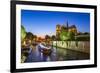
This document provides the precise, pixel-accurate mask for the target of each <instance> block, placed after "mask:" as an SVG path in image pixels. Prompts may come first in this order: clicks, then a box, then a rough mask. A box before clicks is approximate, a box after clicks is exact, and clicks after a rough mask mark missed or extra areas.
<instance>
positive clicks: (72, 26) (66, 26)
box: [56, 22, 77, 38]
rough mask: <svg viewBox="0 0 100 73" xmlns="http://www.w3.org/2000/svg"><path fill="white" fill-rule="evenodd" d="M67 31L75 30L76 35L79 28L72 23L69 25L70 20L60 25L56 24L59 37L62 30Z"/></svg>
mask: <svg viewBox="0 0 100 73" xmlns="http://www.w3.org/2000/svg"><path fill="white" fill-rule="evenodd" d="M62 30H63V31H66V32H73V33H74V34H75V35H77V28H76V26H75V25H71V26H69V24H68V22H67V24H66V25H60V24H57V25H56V37H57V38H59V37H60V33H61V31H62Z"/></svg>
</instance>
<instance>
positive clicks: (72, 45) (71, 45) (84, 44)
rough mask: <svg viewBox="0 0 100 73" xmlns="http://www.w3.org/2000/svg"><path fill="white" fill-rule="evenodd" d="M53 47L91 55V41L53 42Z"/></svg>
mask: <svg viewBox="0 0 100 73" xmlns="http://www.w3.org/2000/svg"><path fill="white" fill-rule="evenodd" d="M53 45H54V46H57V47H61V48H63V49H71V50H75V51H80V52H84V53H90V41H67V42H66V41H53Z"/></svg>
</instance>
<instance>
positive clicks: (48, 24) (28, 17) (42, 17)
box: [21, 10, 90, 36]
mask: <svg viewBox="0 0 100 73" xmlns="http://www.w3.org/2000/svg"><path fill="white" fill-rule="evenodd" d="M67 22H68V23H69V26H71V25H73V24H74V25H76V27H77V30H78V31H80V32H90V14H89V13H82V12H81V13H79V12H77V13H76V12H58V11H57V12H56V11H36V10H21V25H23V26H24V27H25V29H26V31H27V32H32V33H33V34H36V35H38V36H43V35H46V34H48V35H52V34H55V32H56V25H57V24H61V25H63V24H66V23H67Z"/></svg>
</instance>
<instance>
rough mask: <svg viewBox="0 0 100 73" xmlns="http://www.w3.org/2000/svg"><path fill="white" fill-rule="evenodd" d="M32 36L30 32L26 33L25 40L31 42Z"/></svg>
mask: <svg viewBox="0 0 100 73" xmlns="http://www.w3.org/2000/svg"><path fill="white" fill-rule="evenodd" d="M33 37H34V35H33V34H32V33H31V32H27V33H26V39H28V40H33Z"/></svg>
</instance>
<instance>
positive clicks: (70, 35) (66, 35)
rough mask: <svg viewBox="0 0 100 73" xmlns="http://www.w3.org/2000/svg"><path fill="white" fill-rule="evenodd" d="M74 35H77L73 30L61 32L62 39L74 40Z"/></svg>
mask: <svg viewBox="0 0 100 73" xmlns="http://www.w3.org/2000/svg"><path fill="white" fill-rule="evenodd" d="M74 37H75V34H74V33H73V32H66V31H62V32H61V34H60V39H61V40H62V41H67V40H74Z"/></svg>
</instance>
